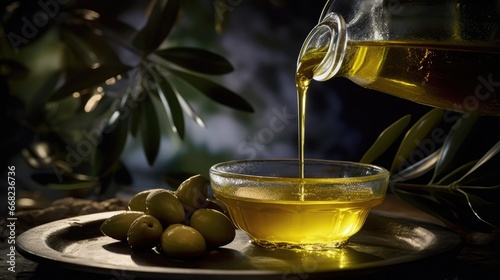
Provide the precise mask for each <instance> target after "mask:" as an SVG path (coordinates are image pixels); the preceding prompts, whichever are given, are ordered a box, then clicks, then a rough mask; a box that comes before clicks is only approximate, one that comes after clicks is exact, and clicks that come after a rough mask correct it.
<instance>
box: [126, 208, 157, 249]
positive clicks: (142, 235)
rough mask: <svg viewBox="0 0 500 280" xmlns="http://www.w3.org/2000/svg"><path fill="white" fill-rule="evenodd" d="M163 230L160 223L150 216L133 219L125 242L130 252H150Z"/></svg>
mask: <svg viewBox="0 0 500 280" xmlns="http://www.w3.org/2000/svg"><path fill="white" fill-rule="evenodd" d="M162 233H163V228H162V226H161V223H160V221H158V219H156V218H155V217H153V216H151V215H142V216H140V217H138V218H137V219H135V220H134V221H133V222H132V224H131V225H130V227H129V229H128V232H127V242H128V245H129V246H130V248H132V250H151V249H152V248H153V247H155V246H156V245H158V244H159V242H160V237H161V234H162Z"/></svg>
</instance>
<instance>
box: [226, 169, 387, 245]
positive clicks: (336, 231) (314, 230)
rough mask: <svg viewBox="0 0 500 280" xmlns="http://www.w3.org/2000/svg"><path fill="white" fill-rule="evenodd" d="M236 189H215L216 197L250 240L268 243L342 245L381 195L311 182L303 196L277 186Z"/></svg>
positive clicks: (359, 227)
mask: <svg viewBox="0 0 500 280" xmlns="http://www.w3.org/2000/svg"><path fill="white" fill-rule="evenodd" d="M283 180H286V178H283ZM234 191H235V196H234V197H231V196H227V195H221V194H217V198H218V199H220V200H221V201H223V202H224V203H225V204H226V205H227V206H228V209H229V212H230V215H231V218H232V220H233V221H234V223H235V225H236V226H237V227H238V228H240V229H241V230H243V231H245V232H247V233H248V232H251V233H252V234H251V236H250V237H251V239H252V242H254V243H256V244H258V245H261V246H264V247H271V248H276V247H277V248H283V247H285V248H305V249H308V248H310V249H328V248H334V247H338V246H341V245H342V244H344V243H345V242H346V241H347V239H348V238H349V237H351V236H352V235H353V234H355V233H356V232H358V231H359V230H360V229H361V227H362V226H363V223H364V221H365V218H366V216H367V215H368V213H369V210H370V209H371V208H372V207H373V206H375V205H377V204H380V203H381V202H382V200H383V197H376V196H375V195H374V194H373V193H372V191H371V190H369V189H366V188H365V189H364V190H356V189H355V188H354V189H353V190H348V189H347V188H339V189H337V190H335V188H329V187H315V186H314V185H312V186H306V193H305V195H304V194H301V193H300V191H299V192H293V191H290V189H289V188H282V189H280V188H279V187H277V188H262V187H260V188H258V187H256V188H253V187H244V188H236V187H235V188H234ZM223 193H231V191H228V190H225V191H223ZM241 197H247V198H241ZM248 197H249V198H248ZM304 197H305V198H304ZM301 199H303V200H301Z"/></svg>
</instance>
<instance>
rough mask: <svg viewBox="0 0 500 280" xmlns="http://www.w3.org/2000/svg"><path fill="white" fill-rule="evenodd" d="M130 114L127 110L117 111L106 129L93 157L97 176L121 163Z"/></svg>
mask: <svg viewBox="0 0 500 280" xmlns="http://www.w3.org/2000/svg"><path fill="white" fill-rule="evenodd" d="M129 123H130V113H129V112H128V111H125V110H121V111H115V112H114V113H113V114H112V115H111V118H110V120H109V123H108V125H107V126H106V128H104V130H103V132H102V134H101V135H100V139H95V140H96V141H98V144H97V146H96V150H95V152H94V157H93V162H94V164H93V166H94V174H95V175H96V176H99V175H102V174H105V173H107V172H109V171H110V170H111V169H112V168H113V167H114V165H115V164H116V163H117V162H118V161H119V159H120V156H121V154H122V152H123V149H124V147H125V143H126V142H127V135H128V130H129Z"/></svg>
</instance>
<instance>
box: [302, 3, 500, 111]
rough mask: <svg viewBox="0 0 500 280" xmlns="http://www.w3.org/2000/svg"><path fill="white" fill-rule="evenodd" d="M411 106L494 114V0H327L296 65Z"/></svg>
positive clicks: (499, 91)
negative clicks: (312, 66)
mask: <svg viewBox="0 0 500 280" xmlns="http://www.w3.org/2000/svg"><path fill="white" fill-rule="evenodd" d="M312 59H317V60H318V61H317V62H315V63H317V66H316V68H315V70H314V77H313V78H314V80H317V81H325V80H328V79H330V78H333V77H345V78H348V79H350V80H351V81H353V82H354V83H356V84H358V85H360V86H363V87H366V88H370V89H374V90H377V91H381V92H384V93H388V94H391V95H395V96H398V97H401V98H405V99H407V100H411V101H414V102H417V103H421V104H425V105H429V106H434V107H440V108H443V109H448V110H453V111H459V112H470V113H476V114H484V115H500V0H483V1H475V0H474V1H473V0H329V1H328V2H327V3H326V5H325V7H324V8H323V11H322V14H321V16H320V19H319V23H318V24H317V25H316V26H315V27H314V28H313V29H312V30H311V32H310V33H309V35H308V36H307V38H306V39H305V41H304V43H303V46H302V49H301V51H300V54H299V62H300V61H302V62H303V61H305V60H312Z"/></svg>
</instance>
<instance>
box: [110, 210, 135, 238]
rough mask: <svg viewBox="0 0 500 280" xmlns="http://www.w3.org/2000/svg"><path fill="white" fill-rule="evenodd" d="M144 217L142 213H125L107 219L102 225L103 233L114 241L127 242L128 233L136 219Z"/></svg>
mask: <svg viewBox="0 0 500 280" xmlns="http://www.w3.org/2000/svg"><path fill="white" fill-rule="evenodd" d="M142 215H144V212H140V211H125V212H122V213H120V214H116V215H114V216H112V217H110V218H108V219H106V220H105V221H104V222H103V223H102V225H101V228H100V229H101V232H102V233H103V234H104V235H106V236H109V237H111V238H114V239H118V240H121V241H127V232H128V229H129V227H130V225H131V224H132V222H134V221H135V219H137V218H139V217H140V216H142Z"/></svg>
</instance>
